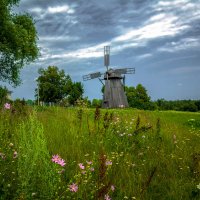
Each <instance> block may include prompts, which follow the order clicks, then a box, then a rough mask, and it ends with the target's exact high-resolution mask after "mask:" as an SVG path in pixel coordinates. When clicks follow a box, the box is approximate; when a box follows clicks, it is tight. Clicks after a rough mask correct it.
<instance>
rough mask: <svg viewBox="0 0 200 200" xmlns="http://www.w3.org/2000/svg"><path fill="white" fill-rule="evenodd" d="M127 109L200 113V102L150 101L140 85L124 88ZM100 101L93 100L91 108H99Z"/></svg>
mask: <svg viewBox="0 0 200 200" xmlns="http://www.w3.org/2000/svg"><path fill="white" fill-rule="evenodd" d="M125 91H126V96H127V100H128V103H129V107H131V108H136V109H140V110H176V111H190V112H198V111H200V100H174V101H172V100H171V101H167V100H165V99H163V98H162V99H158V100H156V101H152V100H151V97H150V96H149V95H148V93H147V90H146V88H145V87H144V86H143V85H142V84H138V85H137V86H136V87H133V86H131V87H125ZM101 104H102V100H101V99H93V100H92V101H91V107H96V106H101Z"/></svg>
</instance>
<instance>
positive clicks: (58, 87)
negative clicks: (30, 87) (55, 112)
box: [36, 66, 73, 102]
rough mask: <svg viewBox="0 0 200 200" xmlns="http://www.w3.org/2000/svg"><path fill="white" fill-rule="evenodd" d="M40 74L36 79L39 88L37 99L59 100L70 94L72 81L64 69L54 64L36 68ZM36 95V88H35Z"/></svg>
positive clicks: (46, 100) (45, 100)
mask: <svg viewBox="0 0 200 200" xmlns="http://www.w3.org/2000/svg"><path fill="white" fill-rule="evenodd" d="M38 73H39V74H40V76H39V77H38V79H37V82H38V88H39V99H40V101H44V102H59V101H61V100H62V99H64V98H66V97H67V96H68V95H69V94H71V90H72V87H73V83H72V80H71V77H70V76H69V75H65V72H64V70H59V69H58V67H56V66H49V67H48V68H47V69H42V68H40V69H39V70H38ZM36 96H37V90H36Z"/></svg>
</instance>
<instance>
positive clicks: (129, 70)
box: [114, 68, 135, 74]
mask: <svg viewBox="0 0 200 200" xmlns="http://www.w3.org/2000/svg"><path fill="white" fill-rule="evenodd" d="M114 71H115V73H117V74H135V68H122V69H115V70H114Z"/></svg>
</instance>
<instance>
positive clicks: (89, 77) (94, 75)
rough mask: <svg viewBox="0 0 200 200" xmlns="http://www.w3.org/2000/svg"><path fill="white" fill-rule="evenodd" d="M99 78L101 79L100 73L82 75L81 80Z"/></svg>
mask: <svg viewBox="0 0 200 200" xmlns="http://www.w3.org/2000/svg"><path fill="white" fill-rule="evenodd" d="M99 77H101V73H100V72H95V73H91V74H87V75H84V76H83V80H84V81H88V80H91V79H94V78H99Z"/></svg>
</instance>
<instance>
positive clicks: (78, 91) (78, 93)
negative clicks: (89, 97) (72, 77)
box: [68, 82, 84, 105]
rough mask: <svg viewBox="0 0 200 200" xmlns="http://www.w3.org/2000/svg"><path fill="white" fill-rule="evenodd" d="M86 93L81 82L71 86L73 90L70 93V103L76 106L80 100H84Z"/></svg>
mask: <svg viewBox="0 0 200 200" xmlns="http://www.w3.org/2000/svg"><path fill="white" fill-rule="evenodd" d="M83 93H84V89H83V84H82V83H81V82H74V83H73V84H72V85H71V90H70V92H69V97H68V100H69V103H70V104H72V105H75V103H76V101H77V100H78V99H82V96H83Z"/></svg>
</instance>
